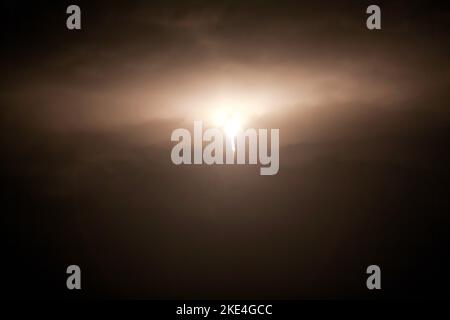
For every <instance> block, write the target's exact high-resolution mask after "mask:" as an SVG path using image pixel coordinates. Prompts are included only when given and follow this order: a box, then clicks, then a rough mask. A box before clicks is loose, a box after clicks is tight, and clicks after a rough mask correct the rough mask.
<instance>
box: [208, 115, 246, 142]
mask: <svg viewBox="0 0 450 320" xmlns="http://www.w3.org/2000/svg"><path fill="white" fill-rule="evenodd" d="M213 118H214V119H213V122H214V125H215V126H217V127H219V128H221V129H222V130H223V131H224V132H225V135H226V136H227V138H228V139H230V140H231V146H232V148H233V151H235V149H236V148H235V142H234V140H235V138H236V135H237V134H238V132H239V131H240V130H242V117H241V115H240V114H239V113H237V112H233V113H230V112H226V111H224V110H219V111H217V112H216V114H215V115H214V117H213Z"/></svg>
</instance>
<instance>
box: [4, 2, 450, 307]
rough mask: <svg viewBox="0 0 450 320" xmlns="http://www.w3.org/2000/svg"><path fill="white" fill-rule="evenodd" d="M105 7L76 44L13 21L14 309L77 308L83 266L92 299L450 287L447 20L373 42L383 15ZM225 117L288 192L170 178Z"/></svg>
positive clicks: (389, 14) (8, 154)
mask: <svg viewBox="0 0 450 320" xmlns="http://www.w3.org/2000/svg"><path fill="white" fill-rule="evenodd" d="M93 2H94V1H77V3H78V4H79V5H80V7H81V9H82V30H81V31H68V30H67V29H66V27H65V23H66V17H67V15H66V14H65V10H66V7H67V5H68V4H69V3H67V4H66V3H64V2H62V3H61V4H47V5H45V4H41V3H40V2H39V3H38V2H37V1H34V2H31V1H30V2H24V1H1V2H0V13H1V19H0V21H1V22H0V23H1V28H0V32H1V47H2V49H1V52H0V68H1V70H2V77H1V80H0V117H1V118H0V120H1V125H2V134H1V137H0V143H1V148H2V161H1V168H0V169H1V174H2V182H3V186H4V190H3V192H2V193H1V194H2V198H1V200H2V205H3V209H2V222H3V223H4V225H5V226H6V227H5V228H4V232H3V235H4V236H5V240H4V243H5V244H6V247H7V249H6V252H5V253H4V256H5V259H4V261H9V262H8V263H3V264H2V268H5V270H4V272H3V273H2V274H3V275H4V281H5V282H4V283H3V286H4V287H3V290H4V291H5V292H6V291H8V292H9V293H10V294H12V295H18V296H21V295H24V294H29V295H34V294H38V295H39V296H60V295H61V294H67V290H65V287H64V285H65V271H64V270H65V268H66V266H67V265H68V264H72V263H74V261H75V262H76V263H78V264H80V265H82V266H83V268H84V269H82V270H83V274H84V275H85V277H86V286H85V288H86V291H85V293H84V294H86V295H87V296H96V297H99V296H112V297H128V298H130V297H156V298H174V297H175V298H198V297H200V298H217V297H219V298H234V299H236V298H243V297H244V298H253V299H257V298H267V297H269V298H291V299H292V298H305V297H306V298H310V297H315V298H317V297H349V296H350V297H367V296H368V297H370V293H368V292H367V290H365V287H364V283H365V273H364V272H365V268H366V266H367V265H369V264H373V263H379V264H380V265H382V268H383V272H385V273H384V274H385V276H384V277H385V278H383V279H384V280H383V286H384V287H383V288H384V290H385V291H384V294H385V296H389V297H405V296H423V295H427V294H430V295H438V294H439V293H442V292H441V291H440V290H445V288H447V287H448V286H446V285H444V284H443V282H442V281H447V282H448V280H447V279H448V277H447V276H446V274H447V273H448V272H447V270H446V269H445V265H444V263H443V261H444V260H446V259H447V258H448V245H447V243H448V227H447V226H448V222H449V218H448V214H447V213H448V212H450V204H449V200H448V187H449V185H450V173H449V169H448V163H449V161H450V155H449V150H450V148H449V143H448V141H447V140H448V136H449V134H450V114H449V105H450V93H449V90H448V89H449V83H450V63H449V56H450V42H449V41H448V39H449V27H450V10H449V6H448V4H446V5H439V4H437V2H431V1H395V2H394V1H389V2H388V3H384V2H380V1H377V3H379V4H380V6H381V8H382V30H379V31H369V30H367V28H366V27H365V20H366V17H367V15H366V14H365V9H366V7H367V5H368V4H372V1H370V2H364V1H362V2H360V1H305V2H303V1H177V2H174V1H160V2H158V1H133V2H131V1H129V2H128V1H127V2H126V3H125V2H123V3H122V4H118V3H116V2H115V1H104V2H97V1H96V2H95V4H94V3H93ZM222 107H225V108H235V109H237V110H238V111H239V112H241V113H243V114H245V115H246V117H247V118H248V119H247V120H248V122H247V124H248V126H252V127H256V128H279V129H280V144H281V149H280V171H279V173H278V175H276V176H273V177H261V176H260V175H259V174H258V171H259V167H258V168H257V167H256V166H231V167H229V166H228V167H225V166H222V167H220V166H211V167H207V166H198V167H189V166H188V167H183V166H175V165H173V164H172V163H171V161H170V149H171V147H172V144H171V142H170V133H171V131H172V130H174V129H175V128H178V127H180V126H184V127H187V128H189V129H191V126H192V121H193V120H194V119H198V120H205V119H207V118H208V117H210V113H211V112H214V110H216V109H217V108H222ZM29 266H33V267H32V268H30V267H29ZM84 270H86V271H84ZM24 274H27V275H29V277H23V275H24ZM5 275H8V276H5ZM412 278H413V279H415V281H414V282H411V279H412ZM30 283H32V284H33V285H32V286H31V288H30V286H29V284H30Z"/></svg>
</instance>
